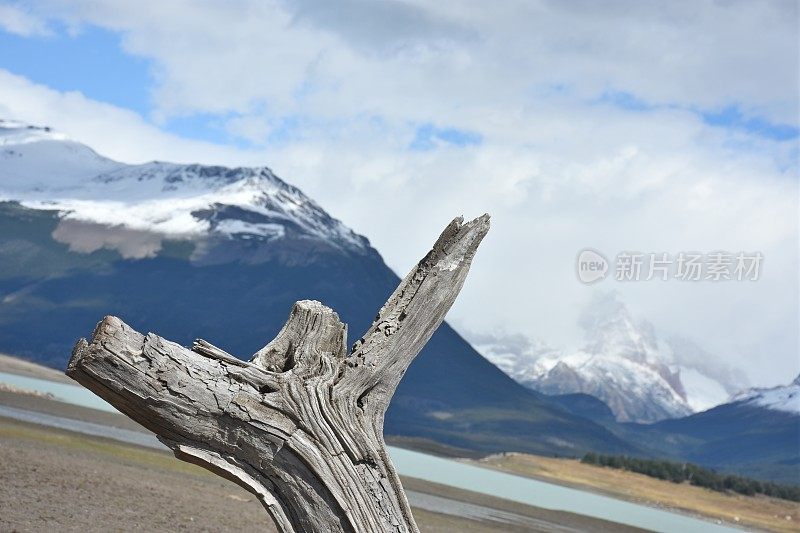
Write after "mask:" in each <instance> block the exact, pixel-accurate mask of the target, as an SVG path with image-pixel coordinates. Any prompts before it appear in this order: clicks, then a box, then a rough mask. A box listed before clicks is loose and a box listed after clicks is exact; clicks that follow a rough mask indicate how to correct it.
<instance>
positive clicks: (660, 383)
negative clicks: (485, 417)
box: [473, 294, 731, 423]
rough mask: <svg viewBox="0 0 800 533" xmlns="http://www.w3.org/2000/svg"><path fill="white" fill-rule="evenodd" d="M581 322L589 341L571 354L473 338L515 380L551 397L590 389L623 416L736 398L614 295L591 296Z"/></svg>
mask: <svg viewBox="0 0 800 533" xmlns="http://www.w3.org/2000/svg"><path fill="white" fill-rule="evenodd" d="M581 326H582V327H583V329H584V334H585V338H584V343H583V346H582V348H581V349H579V350H577V351H574V352H571V353H562V352H560V351H558V350H554V349H552V348H549V347H547V346H546V345H544V344H542V343H537V342H531V341H522V342H521V339H520V338H517V339H516V341H515V342H509V340H508V339H506V341H505V342H496V340H497V339H494V342H493V339H486V338H484V339H481V338H477V339H473V342H474V344H475V345H476V347H477V349H478V350H479V351H480V352H481V353H483V355H484V356H486V357H487V358H488V359H489V360H490V361H492V362H494V363H495V364H496V365H497V366H498V367H499V368H500V369H501V370H503V371H504V372H506V373H507V374H508V375H509V376H511V377H512V378H513V379H515V380H516V381H517V382H519V383H522V384H524V385H526V386H528V387H531V388H533V389H535V390H538V391H540V392H544V393H546V394H569V393H578V392H579V393H585V394H590V395H592V396H595V397H597V398H599V399H601V400H602V401H603V402H605V403H606V404H607V405H608V406H609V408H611V410H612V412H613V413H614V415H615V416H616V417H617V419H618V420H620V421H633V422H645V423H649V422H655V421H658V420H663V419H667V418H677V417H681V416H686V415H688V414H691V413H693V412H696V411H701V410H704V409H708V408H710V407H713V406H714V405H718V404H720V403H722V402H724V401H725V400H726V398H728V396H730V393H731V392H730V390H728V388H729V387H730V385H727V386H726V384H723V383H721V382H720V381H719V380H718V379H716V376H712V375H709V374H711V372H709V371H708V370H707V369H705V368H702V367H695V366H688V363H687V361H685V360H683V359H681V358H680V357H676V354H675V353H674V347H673V346H672V345H671V344H670V343H664V342H662V341H660V340H659V339H658V337H657V336H656V333H655V329H654V328H653V326H652V324H650V323H648V322H644V321H635V320H634V319H633V318H632V317H631V315H630V313H629V312H628V310H627V308H626V307H625V305H624V304H623V303H622V302H620V301H619V300H618V298H617V297H616V296H615V295H614V294H606V295H601V296H600V297H598V298H596V299H595V300H593V301H592V303H591V304H590V305H589V307H588V308H587V310H586V312H584V313H583V316H582V318H581ZM487 341H488V342H487Z"/></svg>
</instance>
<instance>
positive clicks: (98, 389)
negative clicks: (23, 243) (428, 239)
mask: <svg viewBox="0 0 800 533" xmlns="http://www.w3.org/2000/svg"><path fill="white" fill-rule="evenodd" d="M488 230H489V217H488V215H484V216H482V217H480V218H477V219H475V220H473V221H471V222H467V223H464V222H463V219H461V218H458V219H456V220H454V221H453V222H451V223H450V225H448V226H447V228H445V230H444V232H443V233H442V235H441V236H440V237H439V239H438V240H437V242H436V244H435V245H434V247H433V249H432V250H431V251H430V252H429V253H428V254H427V255H426V256H425V257H424V258H423V259H422V261H420V262H419V263H418V264H417V266H416V267H415V268H414V269H413V270H412V271H411V272H410V273H409V274H408V275H407V276H406V277H405V279H404V280H403V281H402V282H401V283H400V285H399V286H398V287H397V289H396V290H395V291H394V293H393V294H392V295H391V297H390V298H389V300H388V301H387V302H386V304H385V305H384V306H383V307H382V308H381V310H380V311H379V313H378V316H377V317H376V318H375V321H374V322H373V324H372V326H371V327H370V328H369V330H367V332H366V333H365V334H364V335H363V337H361V339H360V340H358V342H356V343H355V345H354V346H353V348H352V350H351V351H350V353H348V352H347V349H346V346H345V343H346V339H347V326H346V325H345V324H343V323H342V322H341V321H340V320H339V317H338V315H337V314H336V313H335V312H334V311H333V310H331V309H329V308H328V307H325V306H324V305H322V304H321V303H319V302H316V301H310V300H304V301H300V302H297V303H296V304H294V307H293V308H292V310H291V313H290V314H289V319H288V321H287V322H286V324H285V325H284V326H283V329H282V330H281V331H280V333H278V336H277V337H276V338H275V339H274V340H272V341H271V342H270V343H269V344H267V345H266V346H265V347H264V348H262V349H261V350H259V351H258V352H256V353H255V355H253V357H252V358H251V360H250V361H249V362H246V361H242V360H240V359H238V358H236V357H234V356H232V355H231V354H228V353H227V352H225V351H224V350H222V349H220V348H217V347H216V346H213V345H212V344H210V343H208V342H206V341H204V340H197V341H195V343H194V345H193V346H192V348H191V350H189V349H187V348H184V347H182V346H180V345H178V344H176V343H173V342H170V341H168V340H165V339H163V338H161V337H159V336H158V335H155V334H153V333H148V334H146V335H144V334H141V333H139V332H137V331H135V330H133V329H132V328H131V327H130V326H128V325H127V324H125V323H124V322H122V320H120V319H119V318H116V317H113V316H107V317H105V318H104V319H103V320H102V321H101V322H100V323H99V324H98V326H97V328H96V329H95V331H94V333H93V334H92V339H91V341H90V342H87V341H86V340H85V339H80V340H79V341H78V343H77V344H76V345H75V348H74V350H73V353H72V358H71V359H70V362H69V366H68V368H67V375H68V376H70V377H72V378H73V379H75V380H76V381H78V382H79V383H81V384H82V385H83V386H85V387H87V388H88V389H90V390H92V391H94V392H95V393H96V394H98V395H99V396H101V397H102V398H104V399H105V400H107V401H108V402H109V403H111V404H112V405H114V406H115V407H116V408H117V409H119V410H120V411H121V412H123V413H124V414H126V415H128V416H129V417H131V418H132V419H134V420H136V421H137V422H139V423H141V424H142V425H144V426H145V427H147V428H148V429H150V430H151V431H153V432H154V433H155V434H156V435H157V436H158V438H159V439H160V440H161V441H162V442H164V443H165V444H166V445H167V446H169V447H170V448H171V449H172V450H173V452H174V453H175V456H176V457H178V458H179V459H183V460H185V461H189V462H191V463H195V464H198V465H201V466H203V467H205V468H207V469H209V470H211V471H212V472H215V473H217V474H219V475H221V476H223V477H225V478H227V479H230V480H232V481H234V482H236V483H238V484H239V485H241V486H243V487H244V488H246V489H247V490H249V491H251V492H252V493H253V494H255V495H256V496H257V497H258V498H259V500H260V501H261V502H262V503H263V505H264V507H265V508H266V509H267V511H268V512H269V513H270V515H271V516H272V518H273V519H274V520H275V522H276V524H277V525H278V527H279V528H280V529H281V530H282V531H286V532H300V531H319V532H336V531H347V532H367V531H370V532H372V531H392V532H394V531H396V532H406V531H411V532H416V531H418V528H417V526H416V524H415V522H414V519H413V517H412V516H411V510H410V508H409V504H408V501H407V499H406V497H405V494H404V492H403V488H402V486H401V485H400V480H399V478H398V476H397V473H396V472H395V469H394V466H393V465H392V462H391V460H390V459H389V456H388V453H387V450H386V445H385V443H384V440H383V418H384V413H385V412H386V409H387V407H388V405H389V401H390V400H391V398H392V395H393V394H394V391H395V389H396V387H397V385H398V383H399V382H400V379H401V378H402V376H403V374H404V373H405V371H406V369H407V368H408V365H409V364H411V362H412V361H413V359H414V357H416V355H417V354H418V353H419V351H420V350H421V349H422V347H423V346H424V345H425V343H426V342H427V341H428V339H430V337H431V335H432V334H433V332H434V331H435V330H436V328H437V327H438V326H439V324H441V322H442V320H443V319H444V316H445V314H446V313H447V311H448V310H449V309H450V306H451V305H452V304H453V301H454V300H455V298H456V296H457V295H458V292H459V291H460V290H461V287H462V285H463V283H464V279H465V278H466V275H467V272H468V270H469V266H470V263H471V261H472V258H473V256H474V254H475V251H476V249H477V247H478V245H479V244H480V242H481V240H482V239H483V237H484V236H485V235H486V232H487V231H488Z"/></svg>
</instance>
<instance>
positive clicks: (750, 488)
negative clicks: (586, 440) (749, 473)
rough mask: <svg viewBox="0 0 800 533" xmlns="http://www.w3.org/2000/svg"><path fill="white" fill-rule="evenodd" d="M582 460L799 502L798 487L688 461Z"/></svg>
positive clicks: (607, 457)
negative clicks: (734, 473) (718, 470)
mask: <svg viewBox="0 0 800 533" xmlns="http://www.w3.org/2000/svg"><path fill="white" fill-rule="evenodd" d="M581 462H582V463H585V464H590V465H598V466H607V467H610V468H618V469H621V470H628V471H630V472H636V473H639V474H644V475H646V476H650V477H654V478H658V479H664V480H667V481H672V482H673V483H685V482H689V483H691V484H692V485H696V486H698V487H705V488H707V489H711V490H716V491H718V492H727V491H732V492H737V493H739V494H745V495H747V496H753V495H756V494H763V495H765V496H772V497H774V498H781V499H784V500H791V501H795V502H800V487H797V486H791V485H779V484H778V483H772V482H768V481H758V480H756V479H750V478H746V477H740V476H732V475H728V474H718V473H717V472H715V471H713V470H711V469H708V468H703V467H701V466H697V465H693V464H691V463H673V462H670V461H661V460H655V459H640V458H637V457H628V456H626V455H602V454H596V453H591V452H590V453H587V454H586V455H584V456H583V459H581Z"/></svg>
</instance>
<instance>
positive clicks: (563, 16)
mask: <svg viewBox="0 0 800 533" xmlns="http://www.w3.org/2000/svg"><path fill="white" fill-rule="evenodd" d="M41 5H42V6H43V7H42V10H43V12H46V13H47V14H48V15H57V16H59V17H62V19H63V20H66V21H67V22H68V23H70V24H73V25H80V24H96V25H100V26H103V27H106V28H110V29H112V30H115V31H119V32H121V35H122V43H123V47H124V49H125V50H126V51H127V52H129V53H131V54H135V55H138V56H142V57H145V58H148V59H150V60H151V61H152V62H153V65H154V73H155V79H156V80H157V84H156V86H155V87H154V98H155V108H154V110H153V116H152V117H151V118H155V119H158V120H162V119H163V120H168V119H169V117H171V116H176V115H181V114H191V113H193V112H198V111H200V112H204V113H226V114H232V116H231V118H230V119H229V123H228V127H229V129H230V131H232V132H233V133H234V134H235V135H238V136H241V137H243V138H247V139H249V140H251V141H253V142H254V143H255V144H256V146H258V148H253V149H249V150H241V149H236V148H232V147H228V146H218V145H212V144H210V143H202V142H198V141H189V140H185V139H181V138H179V137H177V136H174V135H170V134H167V133H165V132H164V131H162V130H161V129H159V128H158V127H157V126H155V125H153V123H152V122H151V121H149V120H147V119H145V118H142V117H140V116H138V115H136V114H135V113H132V112H130V111H127V110H123V109H119V108H115V107H113V106H109V105H106V104H102V103H99V102H94V101H91V100H89V99H87V98H85V97H83V96H81V95H80V94H77V93H59V92H57V91H53V90H51V89H48V88H46V87H42V86H40V85H34V84H32V83H30V82H28V81H27V80H24V79H21V78H19V77H15V76H13V75H11V74H10V73H0V111H3V112H4V114H6V115H11V116H12V117H14V118H19V119H22V120H28V121H31V122H37V123H43V124H49V125H52V126H54V127H57V128H59V129H62V130H64V131H66V132H68V133H69V134H71V135H72V136H74V137H77V138H79V139H80V140H83V141H85V142H87V143H89V144H90V145H92V146H93V147H95V148H96V149H97V150H98V151H100V152H101V153H104V154H107V155H109V156H112V157H115V158H117V159H121V160H125V161H143V160H147V159H165V160H177V161H189V160H198V161H202V162H214V163H222V164H268V165H269V166H271V167H272V168H273V169H275V170H276V172H277V173H278V174H279V175H281V176H283V177H284V178H286V179H287V180H289V181H290V182H292V183H295V184H297V185H298V186H300V187H301V188H302V189H304V190H305V192H307V193H308V194H309V195H311V196H312V197H314V198H315V199H317V200H318V201H320V203H321V204H322V205H323V206H325V207H326V209H328V210H329V211H330V212H331V213H332V214H333V215H335V216H337V217H339V218H341V219H343V220H344V221H345V222H346V223H347V224H348V225H350V226H351V227H353V228H354V229H356V230H357V231H359V232H360V233H364V234H366V235H368V236H369V237H370V238H371V240H372V241H373V243H374V244H375V245H376V247H377V248H378V249H379V250H380V251H381V253H382V254H383V255H384V256H385V257H386V259H387V262H388V263H389V264H390V265H391V266H392V267H394V268H395V269H396V270H397V271H399V272H400V273H403V272H404V271H405V270H406V269H407V268H408V267H409V266H410V265H411V264H412V263H413V261H415V260H417V259H418V257H419V255H420V253H421V252H422V251H423V250H424V249H425V248H426V247H427V246H429V245H430V243H431V242H432V241H433V239H434V238H435V236H436V234H437V232H438V231H439V230H440V229H441V227H443V226H444V224H446V222H447V221H448V220H449V219H450V218H451V217H452V216H454V215H456V214H460V213H464V214H466V215H468V216H473V215H477V214H480V213H482V212H484V211H488V212H490V213H491V214H492V215H493V216H494V218H493V230H492V232H491V233H490V235H489V237H488V238H487V240H486V241H485V244H484V246H483V249H482V250H481V252H480V255H479V256H478V259H477V260H476V263H475V266H474V270H473V274H472V275H471V278H470V281H469V282H468V283H467V285H466V287H465V290H464V293H463V294H462V296H461V298H460V299H459V301H458V302H457V304H456V307H455V308H454V310H453V312H452V313H451V316H452V317H453V318H454V320H455V321H456V323H458V324H462V325H463V326H465V327H467V328H469V329H470V330H473V331H482V330H483V331H488V330H493V329H497V328H500V327H504V328H505V329H506V330H508V331H512V332H516V331H519V332H523V333H525V334H527V335H528V336H530V337H533V338H542V339H544V340H545V341H547V342H549V343H551V344H554V345H559V346H569V345H570V343H577V342H579V339H580V335H579V332H578V331H577V330H576V327H575V324H576V322H577V315H578V310H579V309H580V308H582V307H583V305H584V304H585V303H586V302H588V301H589V299H590V296H591V294H592V292H593V289H591V288H587V287H585V286H582V285H581V284H579V283H578V282H577V280H576V279H575V275H574V272H573V264H572V262H573V261H574V258H575V254H576V253H577V252H578V250H580V249H582V248H584V247H586V246H591V247H594V248H597V249H599V250H600V251H603V252H605V253H607V254H609V255H613V254H616V253H617V252H619V251H622V250H625V249H635V250H641V251H645V252H647V251H654V252H660V251H664V252H670V253H676V252H679V251H683V250H700V251H712V250H716V249H728V250H731V251H739V250H748V251H749V250H760V251H762V252H763V253H764V255H765V257H766V259H765V265H764V273H763V277H762V279H761V280H760V281H758V282H756V283H749V284H747V283H727V284H711V283H694V284H678V283H677V282H667V283H659V282H649V283H638V284H630V285H627V286H622V287H616V288H618V289H619V290H620V292H621V294H622V298H623V299H624V300H625V301H626V302H627V303H628V304H629V305H630V307H631V309H632V311H633V312H634V313H635V314H637V315H639V316H644V317H647V318H648V319H650V320H651V321H652V322H654V323H655V324H656V326H657V327H658V329H659V331H661V332H664V334H665V335H679V336H682V337H687V338H691V339H693V340H694V341H696V342H698V343H699V344H700V345H702V346H703V347H704V348H706V349H707V350H709V351H711V352H713V353H717V354H724V355H725V357H726V358H727V359H728V360H729V361H730V362H732V363H733V364H735V365H739V366H742V367H743V368H745V369H746V370H747V372H748V374H749V375H750V377H751V378H752V379H753V381H754V382H756V383H763V384H765V385H768V384H775V383H783V382H786V381H787V375H788V376H791V375H792V374H796V373H797V372H798V371H800V359H799V358H798V345H797V341H798V299H797V295H798V280H797V272H798V253H797V242H798V228H797V226H798V220H797V219H798V202H797V200H798V187H797V182H798V180H797V163H796V154H797V146H796V144H797V143H796V141H788V142H786V141H785V142H779V141H774V140H770V139H767V138H763V137H759V136H757V135H751V134H749V133H748V132H747V131H735V130H731V129H725V128H715V127H710V126H708V125H706V124H704V123H703V121H702V119H701V117H700V116H699V115H698V114H697V113H696V112H694V111H693V110H697V109H703V110H718V109H722V108H725V107H726V106H732V105H733V106H738V108H739V109H741V111H742V113H744V114H745V116H750V117H752V116H759V117H761V118H762V119H763V120H765V121H773V122H777V123H784V124H792V125H797V118H796V117H797V113H798V104H797V96H796V91H797V87H798V67H797V65H798V52H797V46H796V40H797V27H796V18H797V4H796V3H795V2H727V3H721V2H717V3H712V2H697V3H689V2H686V3H659V4H652V3H642V2H619V3H612V4H609V3H604V4H603V6H602V7H600V6H599V5H597V4H595V3H584V2H579V3H574V2H573V3H564V2H549V1H540V2H506V3H497V4H493V5H492V7H491V9H488V8H486V6H485V5H483V4H476V3H471V2H458V1H456V2H441V3H439V2H437V3H430V2H421V1H420V2H416V1H415V2H405V3H400V2H391V3H381V4H376V3H373V2H359V1H356V0H350V1H349V2H348V3H347V4H346V5H345V6H344V8H343V9H344V11H340V10H337V11H332V10H331V9H330V8H327V7H322V8H320V6H318V5H316V4H315V3H313V2H302V3H299V4H298V3H288V2H287V3H285V2H274V3H269V2H260V1H259V2H243V3H238V4H236V5H235V6H233V5H232V4H228V3H196V2H169V3H166V2H153V3H152V4H150V5H148V7H147V8H146V9H145V8H143V7H142V5H141V4H140V3H130V2H116V1H110V0H109V1H104V2H96V1H92V2H88V1H70V2H59V1H47V2H42V3H41ZM763 28H770V30H769V31H766V32H765V31H764V30H763ZM755 35H757V36H758V38H757V39H755V38H750V39H748V38H747V37H748V36H755ZM609 92H614V93H627V94H630V95H632V96H633V97H634V98H636V99H637V101H641V102H644V103H646V104H649V105H654V106H656V107H655V108H652V109H646V110H641V111H635V110H626V109H624V108H621V107H620V106H619V105H614V103H613V102H608V101H604V100H603V99H602V97H603V95H604V94H607V93H609ZM4 107H5V109H3V108H4ZM421 123H431V124H435V125H436V126H439V127H456V128H461V129H465V130H469V131H473V132H476V133H477V134H479V135H480V136H481V137H482V139H483V142H482V143H481V144H479V145H472V146H465V147H458V146H454V145H452V144H448V143H440V145H439V146H438V147H437V148H436V149H433V150H429V151H412V150H409V149H408V146H409V145H410V144H411V142H412V141H413V139H414V137H415V134H416V128H417V126H418V125H419V124H421ZM603 283H606V284H612V285H613V284H614V282H612V281H607V282H603ZM606 288H608V287H606Z"/></svg>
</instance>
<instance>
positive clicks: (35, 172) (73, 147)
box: [0, 121, 369, 253]
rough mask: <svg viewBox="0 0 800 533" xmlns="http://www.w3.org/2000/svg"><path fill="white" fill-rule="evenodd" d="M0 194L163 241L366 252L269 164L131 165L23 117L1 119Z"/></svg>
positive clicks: (1, 197) (360, 241)
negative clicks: (270, 243) (213, 238)
mask: <svg viewBox="0 0 800 533" xmlns="http://www.w3.org/2000/svg"><path fill="white" fill-rule="evenodd" d="M0 200H7V201H18V202H20V203H21V204H22V205H23V206H25V207H28V208H34V209H50V210H58V211H59V212H60V213H61V217H62V219H63V220H66V221H77V222H83V223H92V224H99V225H103V226H109V227H122V228H126V229H129V230H135V231H144V232H152V233H155V234H159V235H163V236H168V237H177V238H198V237H203V236H208V235H218V236H227V237H229V238H239V239H241V238H244V239H259V240H273V239H283V238H293V239H294V238H300V239H315V240H318V241H320V242H323V243H325V245H327V246H332V247H334V248H338V249H341V250H347V251H351V252H357V253H364V252H365V251H367V250H368V249H369V243H368V241H367V240H366V239H365V238H364V237H361V236H360V235H357V234H355V233H354V232H353V231H352V230H350V229H349V228H347V227H346V226H345V225H344V224H342V223H341V222H340V221H338V220H336V219H334V218H332V217H331V216H330V215H328V213H326V212H325V211H324V210H323V209H322V208H321V207H320V206H319V205H317V204H316V203H315V202H314V201H313V200H311V199H310V198H309V197H307V196H306V195H305V194H303V192H302V191H300V190H299V189H298V188H296V187H293V186H291V185H289V184H287V183H286V182H284V181H283V180H281V179H280V178H278V177H277V176H276V175H275V174H274V173H273V172H272V171H271V170H270V169H269V168H267V167H254V168H250V167H237V168H228V167H223V166H207V165H199V164H177V163H165V162H158V161H153V162H150V163H145V164H140V165H127V164H124V163H119V162H116V161H112V160H110V159H108V158H105V157H102V156H100V155H98V154H97V153H95V152H94V151H93V150H92V149H91V148H89V147H88V146H85V145H83V144H80V143H77V142H75V141H71V140H69V139H67V137H66V136H64V135H62V134H59V133H56V132H53V131H52V130H51V129H50V128H40V127H35V126H30V125H26V124H23V123H20V122H11V121H0ZM63 233H64V232H61V233H60V234H59V235H62V234H63ZM70 244H71V246H72V243H70ZM151 252H152V250H151V251H149V252H148V253H151Z"/></svg>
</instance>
